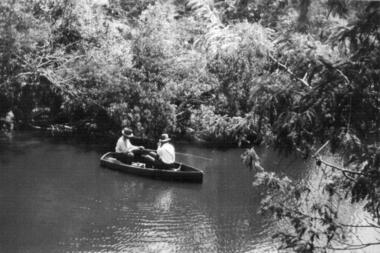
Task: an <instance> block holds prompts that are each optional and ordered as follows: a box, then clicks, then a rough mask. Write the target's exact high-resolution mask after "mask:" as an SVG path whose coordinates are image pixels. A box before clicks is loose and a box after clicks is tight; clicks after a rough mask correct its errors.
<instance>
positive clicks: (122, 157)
mask: <svg viewBox="0 0 380 253" xmlns="http://www.w3.org/2000/svg"><path fill="white" fill-rule="evenodd" d="M148 153H149V151H146V150H144V149H135V150H133V151H132V152H130V153H115V155H114V157H115V158H116V159H117V160H119V161H120V162H122V163H125V164H131V163H132V162H133V161H139V162H143V163H147V162H148V163H149V161H148V160H147V159H146V158H144V155H145V154H148Z"/></svg>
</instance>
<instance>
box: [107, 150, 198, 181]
mask: <svg viewBox="0 0 380 253" xmlns="http://www.w3.org/2000/svg"><path fill="white" fill-rule="evenodd" d="M114 154H115V153H114V152H108V153H105V154H104V155H103V156H102V157H101V158H100V165H101V166H103V167H107V168H109V169H113V170H119V171H122V172H126V173H130V174H134V175H139V176H144V177H150V178H155V179H162V180H169V181H181V182H192V183H202V181H203V171H201V170H199V169H196V168H194V167H191V166H189V165H186V164H183V163H175V166H173V167H175V169H172V170H161V169H155V168H151V167H149V166H147V165H145V164H143V163H141V162H140V161H138V160H136V161H133V162H132V163H131V164H125V163H122V162H121V161H119V160H117V159H116V158H114Z"/></svg>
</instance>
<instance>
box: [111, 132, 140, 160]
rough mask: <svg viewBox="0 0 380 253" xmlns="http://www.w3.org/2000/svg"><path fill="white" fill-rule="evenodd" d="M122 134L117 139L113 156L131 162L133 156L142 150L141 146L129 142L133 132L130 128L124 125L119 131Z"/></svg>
mask: <svg viewBox="0 0 380 253" xmlns="http://www.w3.org/2000/svg"><path fill="white" fill-rule="evenodd" d="M121 134H122V136H121V137H120V138H119V139H118V140H117V143H116V147H115V151H116V154H115V158H116V159H118V160H119V161H121V162H123V163H127V164H128V163H131V162H132V161H133V157H134V156H135V155H138V154H140V153H141V150H144V147H142V146H135V145H133V144H132V143H131V141H130V138H131V137H132V136H133V132H132V130H131V129H130V128H127V127H125V128H124V129H123V130H122V131H121Z"/></svg>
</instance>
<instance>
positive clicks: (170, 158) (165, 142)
mask: <svg viewBox="0 0 380 253" xmlns="http://www.w3.org/2000/svg"><path fill="white" fill-rule="evenodd" d="M169 142H170V138H169V135H168V134H162V135H161V137H160V139H159V140H158V147H157V151H156V153H150V155H149V156H145V157H146V158H147V159H149V160H151V161H152V162H154V165H155V166H156V167H157V168H159V169H170V168H172V167H173V164H174V162H175V149H174V146H173V145H172V144H171V143H169Z"/></svg>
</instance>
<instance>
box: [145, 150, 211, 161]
mask: <svg viewBox="0 0 380 253" xmlns="http://www.w3.org/2000/svg"><path fill="white" fill-rule="evenodd" d="M144 150H146V151H148V152H154V153H156V150H154V149H149V148H145V149H144ZM175 153H176V154H177V155H184V156H191V157H196V158H200V159H204V160H208V161H212V159H211V158H207V157H204V156H200V155H194V154H189V153H182V152H175Z"/></svg>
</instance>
